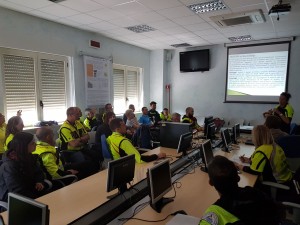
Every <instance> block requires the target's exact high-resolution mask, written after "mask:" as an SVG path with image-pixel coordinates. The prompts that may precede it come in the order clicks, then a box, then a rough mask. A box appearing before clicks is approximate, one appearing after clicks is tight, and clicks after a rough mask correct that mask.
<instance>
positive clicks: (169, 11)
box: [157, 6, 194, 19]
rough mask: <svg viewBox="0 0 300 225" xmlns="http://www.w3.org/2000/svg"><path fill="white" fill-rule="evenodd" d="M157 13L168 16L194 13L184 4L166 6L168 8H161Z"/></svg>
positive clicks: (173, 16)
mask: <svg viewBox="0 0 300 225" xmlns="http://www.w3.org/2000/svg"><path fill="white" fill-rule="evenodd" d="M157 12H158V13H159V14H161V15H163V16H165V17H167V18H169V19H173V18H177V17H183V16H193V15H194V13H193V12H192V11H191V10H189V9H188V8H187V7H186V6H179V7H174V8H168V9H161V10H158V11H157Z"/></svg>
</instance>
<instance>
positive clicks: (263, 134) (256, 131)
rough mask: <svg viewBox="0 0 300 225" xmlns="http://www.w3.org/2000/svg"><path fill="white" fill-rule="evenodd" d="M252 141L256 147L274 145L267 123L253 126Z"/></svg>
mask: <svg viewBox="0 0 300 225" xmlns="http://www.w3.org/2000/svg"><path fill="white" fill-rule="evenodd" d="M252 141H253V144H254V145H255V147H256V148H257V147H259V146H261V145H272V144H273V143H274V140H273V137H272V134H271V132H270V130H269V128H268V127H266V126H265V125H258V126H255V127H254V128H253V130H252Z"/></svg>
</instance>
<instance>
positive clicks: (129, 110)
mask: <svg viewBox="0 0 300 225" xmlns="http://www.w3.org/2000/svg"><path fill="white" fill-rule="evenodd" d="M125 116H126V117H127V118H128V119H129V120H131V119H133V118H134V113H133V111H132V110H131V109H127V110H126V112H125Z"/></svg>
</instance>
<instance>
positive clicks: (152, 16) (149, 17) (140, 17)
mask: <svg viewBox="0 0 300 225" xmlns="http://www.w3.org/2000/svg"><path fill="white" fill-rule="evenodd" d="M130 17H131V18H132V19H135V20H137V21H141V22H145V23H148V22H156V21H161V20H164V19H166V18H165V17H163V16H162V15H160V14H158V13H157V12H154V11H153V12H146V13H139V14H135V15H130Z"/></svg>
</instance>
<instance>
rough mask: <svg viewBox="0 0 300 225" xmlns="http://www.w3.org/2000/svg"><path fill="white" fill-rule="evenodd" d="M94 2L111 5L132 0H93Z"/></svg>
mask: <svg viewBox="0 0 300 225" xmlns="http://www.w3.org/2000/svg"><path fill="white" fill-rule="evenodd" d="M93 1H94V2H97V3H100V4H101V5H104V6H108V7H113V6H116V5H120V4H126V3H128V2H132V0H93Z"/></svg>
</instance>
